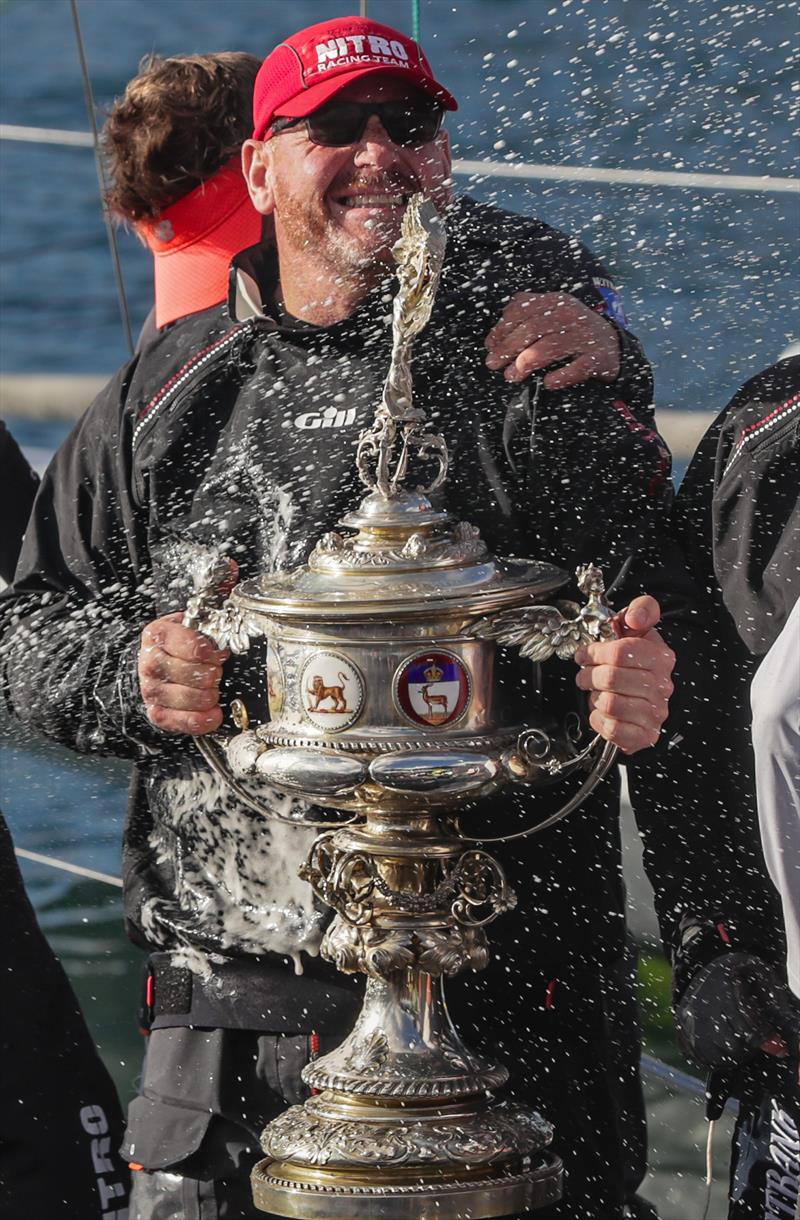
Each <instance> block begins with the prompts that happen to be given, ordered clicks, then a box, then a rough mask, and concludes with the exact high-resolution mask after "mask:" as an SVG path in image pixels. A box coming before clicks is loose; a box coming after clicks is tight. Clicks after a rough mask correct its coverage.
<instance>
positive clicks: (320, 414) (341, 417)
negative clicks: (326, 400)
mask: <svg viewBox="0 0 800 1220" xmlns="http://www.w3.org/2000/svg"><path fill="white" fill-rule="evenodd" d="M355 422H356V408H355V407H349V408H348V409H347V410H345V411H340V410H339V409H338V408H337V407H326V408H325V410H324V411H304V412H303V414H302V415H295V417H294V426H295V428H302V429H304V430H308V429H310V428H347V427H349V426H350V424H354V423H355Z"/></svg>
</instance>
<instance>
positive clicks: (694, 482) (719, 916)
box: [627, 417, 780, 956]
mask: <svg viewBox="0 0 800 1220" xmlns="http://www.w3.org/2000/svg"><path fill="white" fill-rule="evenodd" d="M722 418H723V417H719V418H718V419H717V420H715V421H714V423H713V424H712V425H711V427H710V428H709V430H708V432H707V433H706V436H705V437H704V439H703V440H702V441H701V443H700V445H699V447H698V449H697V452H696V453H695V456H694V458H693V459H692V462H691V464H690V466H689V470H688V471H687V473H686V476H685V477H684V480H683V482H682V484H681V488H680V491H679V493H678V497H677V500H676V503H675V507H674V511H673V514H672V519H671V524H670V532H669V534H668V535H667V536H666V537H665V538H664V540H663V550H662V562H661V564H660V565H659V567H658V568H657V570H656V571H655V573H654V575H653V578H652V580H649V581H648V584H649V587H650V591H652V592H654V593H655V595H656V596H657V597H659V596H660V595H661V589H662V588H663V586H664V585H665V584H666V585H667V586H669V585H673V586H674V592H677V590H678V589H679V588H680V586H681V584H684V586H685V589H686V593H685V595H684V596H683V597H681V598H680V601H681V602H682V605H679V606H677V607H674V609H675V610H677V612H676V613H671V612H670V611H669V610H668V612H667V617H666V618H665V621H664V623H663V624H662V625H661V627H660V630H661V632H662V634H663V635H664V637H665V638H666V640H667V642H668V643H669V644H670V646H671V647H672V648H673V649H674V651H675V653H676V657H677V662H676V666H675V672H674V675H673V677H674V683H675V692H674V694H673V696H672V698H671V700H670V715H669V719H668V720H667V722H666V725H665V729H664V733H663V735H662V744H661V745H660V746H659V747H658V748H657V749H655V750H645V751H642V753H641V754H638V755H636V756H634V757H633V758H632V759H630V760H629V762H628V767H627V772H628V780H629V785H630V792H631V799H632V803H633V808H634V813H635V815H636V821H637V825H638V827H639V831H640V834H641V836H642V841H643V846H644V865H645V870H646V872H647V875H648V878H649V880H650V883H651V885H652V886H653V891H654V899H655V907H656V912H657V914H658V918H659V925H660V929H661V935H662V940H663V942H664V946H665V949H666V951H667V952H668V953H670V952H671V951H672V950H673V949H674V948H675V946H676V945H677V944H678V943H679V939H680V937H679V928H680V925H681V922H682V921H683V920H686V919H694V920H696V921H699V922H700V923H702V924H703V925H704V926H706V925H707V926H708V927H710V928H711V929H712V930H713V929H714V928H715V927H716V926H717V924H718V923H720V921H722V922H723V923H724V924H725V925H726V926H729V927H730V928H732V929H735V930H736V939H737V943H738V945H739V946H740V947H742V948H751V947H754V948H756V949H757V951H760V952H762V954H764V955H766V956H771V955H773V954H775V953H777V952H778V949H779V944H780V935H779V932H778V928H779V919H778V912H777V906H776V901H775V894H774V892H773V890H772V888H771V886H770V884H769V880H768V878H767V874H766V869H765V866H764V863H763V858H762V854H761V846H760V837H759V834H758V826H757V815H756V807H755V787H754V780H753V759H752V746H751V742H750V732H749V697H748V696H749V685H750V681H751V679H752V675H753V672H754V666H753V663H752V660H751V658H750V657H749V655H748V653H747V651H746V649H745V648H744V646H743V645H742V643H741V641H740V640H739V638H738V636H737V634H736V631H735V630H734V627H733V624H732V622H731V619H730V616H729V615H728V613H727V611H726V610H725V608H724V606H723V604H722V599H721V595H720V591H719V587H718V585H717V584H716V581H715V578H714V568H713V554H712V522H711V497H712V492H713V486H714V470H715V464H716V453H717V446H718V440H719V434H720V429H721V426H722ZM670 556H671V557H672V558H670ZM664 560H666V562H664ZM681 569H682V570H683V573H684V575H683V576H681V574H680V573H681ZM674 592H673V594H669V593H668V595H667V599H666V604H667V605H668V606H669V604H670V601H669V598H670V597H673V598H674ZM717 939H718V938H717ZM715 943H716V942H715V941H714V938H713V937H710V938H709V940H708V944H709V945H714V944H715ZM759 946H760V949H759ZM713 951H714V952H717V951H719V946H718V945H717V947H716V948H715V949H714V950H713Z"/></svg>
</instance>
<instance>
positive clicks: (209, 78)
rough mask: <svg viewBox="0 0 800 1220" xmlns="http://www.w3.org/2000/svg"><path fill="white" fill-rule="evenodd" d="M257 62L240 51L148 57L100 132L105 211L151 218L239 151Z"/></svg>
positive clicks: (248, 126)
mask: <svg viewBox="0 0 800 1220" xmlns="http://www.w3.org/2000/svg"><path fill="white" fill-rule="evenodd" d="M260 67H261V61H260V60H259V59H256V57H255V56H254V55H246V54H245V53H244V52H241V51H221V52H220V53H219V54H217V55H175V56H172V57H170V58H169V59H165V58H163V57H162V56H160V55H149V56H146V57H145V58H144V59H143V60H142V62H141V64H140V65H139V73H138V75H137V76H134V78H133V80H131V81H129V82H128V85H127V87H126V89H125V93H124V95H123V97H122V98H121V99H117V100H116V101H115V102H114V105H113V107H112V108H111V111H110V113H109V116H108V120H107V122H106V125H105V128H104V130H103V150H104V152H105V155H106V158H107V164H108V171H109V177H110V181H111V185H110V187H109V189H108V191H107V194H106V201H107V203H108V206H109V208H110V210H111V211H112V212H113V213H114V214H115V215H116V216H117V217H119V218H120V219H122V220H144V219H148V218H153V217H157V216H158V215H159V214H160V213H161V212H162V211H163V210H164V208H167V207H169V205H170V204H172V203H176V202H177V200H178V199H182V198H183V196H184V195H188V193H189V191H193V190H194V189H195V187H197V186H199V185H200V183H201V182H205V180H206V179H207V178H210V177H211V175H212V174H214V173H216V171H217V170H218V169H219V168H220V166H222V165H224V164H225V162H226V161H228V160H229V159H230V158H231V157H232V156H233V155H234V154H235V153H237V152H238V151H239V149H240V148H241V146H242V143H243V141H244V140H246V139H247V138H248V137H249V135H250V133H251V131H252V130H253V84H254V82H255V78H256V73H257V72H258V69H259V68H260Z"/></svg>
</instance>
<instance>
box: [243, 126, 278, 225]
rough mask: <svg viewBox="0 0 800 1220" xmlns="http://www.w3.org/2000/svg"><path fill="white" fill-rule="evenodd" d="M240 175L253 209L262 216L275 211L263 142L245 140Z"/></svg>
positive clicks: (270, 173)
mask: <svg viewBox="0 0 800 1220" xmlns="http://www.w3.org/2000/svg"><path fill="white" fill-rule="evenodd" d="M242 173H243V175H244V180H245V182H246V183H247V189H248V190H249V192H250V198H251V200H252V203H253V207H254V208H255V209H256V211H257V212H261V214H262V216H269V215H271V213H272V212H273V211H274V210H275V193H274V191H273V189H272V167H271V165H270V158H269V154H268V153H267V144H266V141H265V140H245V142H244V144H243V145H242Z"/></svg>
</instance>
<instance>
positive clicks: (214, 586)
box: [183, 556, 366, 830]
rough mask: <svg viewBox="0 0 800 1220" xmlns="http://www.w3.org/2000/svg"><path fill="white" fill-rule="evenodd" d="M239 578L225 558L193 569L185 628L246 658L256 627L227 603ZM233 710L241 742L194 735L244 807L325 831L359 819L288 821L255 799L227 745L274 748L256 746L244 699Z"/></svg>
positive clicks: (343, 782) (341, 782) (344, 784)
mask: <svg viewBox="0 0 800 1220" xmlns="http://www.w3.org/2000/svg"><path fill="white" fill-rule="evenodd" d="M235 575H236V567H235V564H234V562H233V561H232V560H230V559H227V558H226V557H225V556H220V557H215V559H214V561H213V562H208V560H207V559H206V558H205V557H204V562H203V563H202V564H198V565H197V567H196V568H193V569H192V577H193V580H194V587H195V592H194V595H193V596H192V597H191V598H190V599H189V602H188V604H187V607H186V610H185V612H184V616H183V625H184V627H191V628H192V629H193V630H194V631H201V632H202V633H203V635H207V636H208V637H209V639H211V640H213V641H214V643H215V644H216V646H217V648H229V649H230V651H231V652H235V653H239V654H242V653H245V652H247V651H248V649H249V647H250V640H251V638H252V624H251V622H250V621H249V619H248V617H247V615H246V614H245V613H244V612H243V611H242V610H241V608H240V607H239V606H237V605H236V604H235V603H234V602H231V601H229V600H228V599H229V596H230V593H231V591H232V589H233V584H234V583H235ZM232 576H233V577H234V580H233V581H232V580H231V577H232ZM231 711H232V713H233V719H234V722H235V724H236V727H237V728H238V729H240V730H241V731H240V734H239V737H238V738H233V737H228V736H227V735H226V734H223V733H208V734H205V735H204V736H200V737H195V739H194V742H195V745H196V746H197V749H198V750H199V752H200V754H201V755H202V756H203V758H204V759H205V761H206V763H207V764H208V766H209V767H210V768H211V770H212V771H213V772H214V774H215V775H216V776H218V777H219V779H221V780H222V781H223V783H224V784H225V785H226V787H227V788H228V789H229V790H230V791H231V792H232V793H233V794H234V795H235V796H236V797H237V798H238V799H239V800H240V801H241V802H242V803H243V804H244V805H246V806H247V807H248V808H249V809H253V810H255V812H256V813H259V814H261V816H262V817H265V818H269V819H271V820H272V821H274V822H285V823H287V824H289V825H290V826H309V827H312V828H318V829H323V830H336V829H338V828H340V827H342V826H349V825H350V824H351V823H352V822H355V821H358V820H359V818H358V815H356V816H354V817H352V818H349V819H347V820H341V819H339V820H333V821H332V820H330V819H326V820H313V819H311V818H296V817H289V816H287V815H286V814H282V813H279V812H277V810H275V809H271V808H270V807H269V806H268V805H265V804H264V803H263V802H262V801H260V800H259V799H258V798H257V797H255V796H252V795H251V794H250V793H249V792H248V791H247V789H246V788H245V786H244V784H242V783H240V781H239V780H238V779H237V777H236V776H235V775H234V773H233V771H232V770H231V767H230V764H229V762H228V757H227V754H226V750H225V747H226V745H229V744H230V743H231V742H234V741H236V742H238V743H239V745H240V749H242V750H244V751H247V750H248V748H253V747H255V748H256V749H257V750H258V753H260V754H266V753H267V752H268V751H270V750H271V749H272V747H271V746H270V745H269V744H268V743H266V742H258V743H257V745H256V741H255V734H253V733H252V732H250V731H249V723H250V722H249V717H248V715H247V709H246V707H245V705H244V703H243V702H242V701H241V699H234V700H233V702H232V704H231ZM243 739H244V740H243ZM251 743H252V746H251ZM274 753H275V755H276V758H277V755H278V754H282V753H285V752H283V751H274ZM304 753H305V752H304ZM298 754H299V752H298ZM298 761H299V762H300V763H301V764H302V761H303V760H302V757H299V758H298ZM333 765H334V766H335V765H336V764H335V763H334V764H333ZM279 769H280V770H281V772H282V774H283V778H284V781H286V780H287V779H289V778H290V776H289V772H290V768H288V767H286V766H284V767H282V768H279ZM364 770H366V769H364ZM263 778H265V779H267V780H269V778H270V777H269V776H265V777H263ZM361 778H362V777H361V776H358V777H355V776H354V775H351V774H348V775H347V777H346V779H345V778H344V777H342V776H341V775H338V776H337V775H334V776H333V777H332V778H331V780H330V783H329V787H328V792H327V793H326V791H325V790H324V788H323V789H321V790H320V793H319V797H320V800H324V799H325V796H326V795H328V794H330V793H331V792H335V791H337V790H342V789H347V788H350V787H352V786H355V783H354V780H356V782H361ZM337 785H338V789H337ZM275 787H280V784H279V783H277V782H276V783H275ZM295 789H296V785H293V784H291V783H286V787H285V788H283V791H287V792H288V793H289V794H291V793H292V792H293V790H295Z"/></svg>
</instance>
